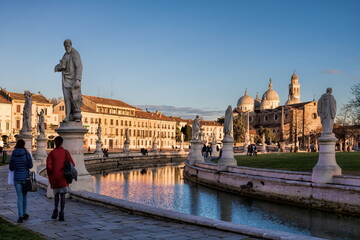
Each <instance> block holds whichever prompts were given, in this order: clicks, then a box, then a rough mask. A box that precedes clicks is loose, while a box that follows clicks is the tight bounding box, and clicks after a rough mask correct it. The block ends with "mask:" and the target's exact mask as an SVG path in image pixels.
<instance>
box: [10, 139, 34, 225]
mask: <svg viewBox="0 0 360 240" xmlns="http://www.w3.org/2000/svg"><path fill="white" fill-rule="evenodd" d="M32 167H33V164H32V159H31V155H30V154H29V153H28V151H27V150H26V149H25V141H24V140H22V139H19V140H17V142H16V145H15V149H14V151H13V152H12V154H11V158H10V164H9V169H10V170H11V171H14V186H15V190H16V195H17V207H18V214H19V219H18V220H17V222H18V223H22V222H23V220H27V219H28V218H29V214H27V191H26V189H25V182H26V179H27V178H28V177H29V176H30V171H29V169H30V168H32Z"/></svg>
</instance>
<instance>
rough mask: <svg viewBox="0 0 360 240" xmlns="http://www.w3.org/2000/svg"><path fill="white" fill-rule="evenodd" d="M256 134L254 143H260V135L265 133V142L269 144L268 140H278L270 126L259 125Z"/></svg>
mask: <svg viewBox="0 0 360 240" xmlns="http://www.w3.org/2000/svg"><path fill="white" fill-rule="evenodd" d="M257 133H258V134H257V135H256V136H255V138H254V141H255V142H256V143H261V142H262V135H263V134H265V142H266V144H270V140H271V142H274V141H275V142H276V141H278V139H277V138H275V136H274V134H273V133H272V131H271V129H270V128H264V127H263V126H260V128H259V129H258V130H257Z"/></svg>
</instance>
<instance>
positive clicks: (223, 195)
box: [94, 165, 360, 239]
mask: <svg viewBox="0 0 360 240" xmlns="http://www.w3.org/2000/svg"><path fill="white" fill-rule="evenodd" d="M94 178H95V182H96V184H95V186H96V192H97V193H100V194H103V195H107V196H111V197H115V198H120V199H125V200H128V201H132V202H137V203H141V204H146V205H150V206H154V207H159V208H163V209H168V210H174V211H178V212H183V213H189V214H192V215H196V216H202V217H208V218H213V219H220V220H223V221H229V222H233V223H238V224H245V225H249V226H254V227H259V228H267V229H273V230H277V231H285V232H292V233H297V234H302V235H311V236H316V237H322V238H328V239H360V230H359V226H360V219H359V218H356V217H351V216H343V215H339V214H334V213H328V212H322V211H318V210H310V209H306V208H300V207H294V206H289V205H284V204H281V203H272V202H267V201H263V200H257V199H252V198H247V197H241V196H237V195H234V194H231V193H227V192H222V191H218V190H214V189H211V188H207V187H204V186H201V185H198V184H194V183H192V182H189V181H184V180H183V168H182V166H180V165H179V166H167V167H160V168H149V169H147V170H146V172H145V171H143V172H141V170H131V171H123V172H118V173H111V174H108V175H106V176H102V175H101V176H100V175H98V176H95V177H94Z"/></svg>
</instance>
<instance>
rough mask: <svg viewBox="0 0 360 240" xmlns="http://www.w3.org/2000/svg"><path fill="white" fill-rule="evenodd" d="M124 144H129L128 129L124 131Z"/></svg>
mask: <svg viewBox="0 0 360 240" xmlns="http://www.w3.org/2000/svg"><path fill="white" fill-rule="evenodd" d="M125 137H126V138H125V144H130V136H129V129H128V128H127V129H125Z"/></svg>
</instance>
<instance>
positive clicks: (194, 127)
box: [192, 116, 200, 140]
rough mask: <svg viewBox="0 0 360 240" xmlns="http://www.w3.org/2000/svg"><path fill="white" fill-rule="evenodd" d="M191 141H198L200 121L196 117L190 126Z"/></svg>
mask: <svg viewBox="0 0 360 240" xmlns="http://www.w3.org/2000/svg"><path fill="white" fill-rule="evenodd" d="M192 140H200V119H199V116H196V118H195V119H194V122H193V124H192Z"/></svg>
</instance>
